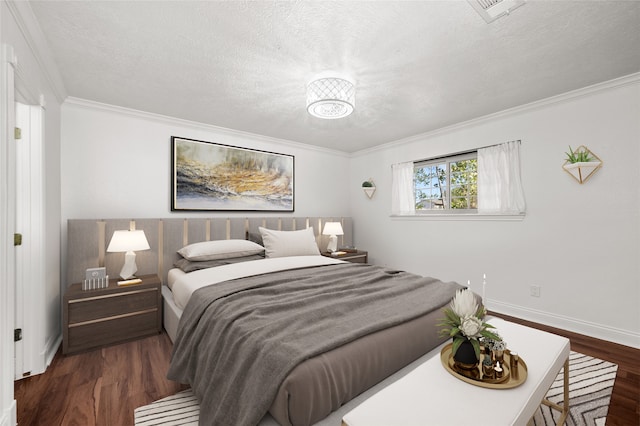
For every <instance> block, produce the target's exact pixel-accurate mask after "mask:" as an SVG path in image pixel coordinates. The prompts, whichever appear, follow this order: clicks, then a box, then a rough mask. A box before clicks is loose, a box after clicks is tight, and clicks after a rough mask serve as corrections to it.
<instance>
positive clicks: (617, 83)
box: [351, 72, 640, 157]
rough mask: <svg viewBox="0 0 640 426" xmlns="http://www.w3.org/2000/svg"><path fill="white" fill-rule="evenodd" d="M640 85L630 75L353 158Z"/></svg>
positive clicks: (639, 78) (637, 78)
mask: <svg viewBox="0 0 640 426" xmlns="http://www.w3.org/2000/svg"><path fill="white" fill-rule="evenodd" d="M639 83H640V72H637V73H633V74H629V75H626V76H623V77H619V78H615V79H613V80H608V81H604V82H601V83H596V84H592V85H590V86H586V87H583V88H580V89H576V90H572V91H570V92H566V93H562V94H560V95H555V96H551V97H549V98H545V99H540V100H538V101H534V102H530V103H527V104H524V105H519V106H517V107H513V108H509V109H505V110H502V111H498V112H495V113H493V114H488V115H483V116H482V117H477V118H472V119H471V120H467V121H463V122H460V123H456V124H452V125H450V126H446V127H441V128H439V129H435V130H431V131H429V132H425V133H420V134H418V135H414V136H409V137H407V138H404V139H399V140H396V141H392V142H388V143H385V144H383V145H378V146H374V147H372V148H367V149H363V150H361V151H357V152H354V153H352V154H351V156H352V157H359V156H362V155H366V154H370V153H372V152H377V151H381V150H386V149H390V148H395V147H398V146H401V145H405V144H408V143H412V142H420V141H424V139H427V138H431V137H434V136H438V135H443V134H447V133H451V132H454V131H457V130H461V129H464V128H467V127H471V126H476V125H478V124H482V123H486V122H488V121H491V120H495V119H499V118H505V117H509V116H513V115H517V114H521V113H523V112H529V111H534V110H536V109H539V108H544V107H547V106H549V105H554V104H560V103H563V102H570V101H573V100H575V99H577V98H581V97H585V96H590V95H593V94H595V93H599V92H602V91H605V90H610V89H615V88H619V87H624V86H629V85H634V84H639Z"/></svg>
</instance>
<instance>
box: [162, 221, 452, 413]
mask: <svg viewBox="0 0 640 426" xmlns="http://www.w3.org/2000/svg"><path fill="white" fill-rule="evenodd" d="M260 230H261V231H262V236H263V237H265V244H264V246H265V248H266V252H267V257H266V258H265V259H259V260H253V259H251V260H248V261H247V262H244V263H234V264H223V265H220V266H214V267H212V268H206V269H200V270H197V271H193V272H189V273H186V274H184V275H180V274H179V273H175V272H173V274H175V275H173V276H174V277H176V278H175V281H174V282H173V283H172V294H173V299H174V302H175V303H176V305H177V307H178V308H182V309H183V312H182V315H181V320H180V323H179V326H178V330H177V333H176V336H175V342H174V343H175V344H174V351H173V354H172V361H171V366H170V369H169V372H168V377H169V378H170V379H172V380H176V381H180V382H183V383H188V384H190V385H191V387H192V389H193V391H194V393H195V394H196V396H197V397H198V399H199V401H200V418H201V420H204V422H203V423H205V424H234V425H255V424H257V423H258V422H259V421H260V419H261V418H262V417H263V416H264V415H265V414H266V412H267V411H268V412H269V413H270V414H271V415H272V416H273V418H274V419H276V421H277V422H278V423H279V424H281V425H310V424H314V423H316V422H317V421H319V420H321V419H323V418H324V417H326V416H327V415H329V414H330V413H331V412H332V411H334V410H336V409H337V408H339V407H340V406H341V405H342V404H344V403H345V402H347V401H349V400H351V399H352V398H353V397H355V396H357V395H358V394H360V393H361V392H363V391H365V390H366V389H368V388H369V387H371V386H373V385H374V384H376V383H377V382H379V381H380V380H382V379H384V378H385V377H387V376H388V375H390V374H392V373H394V372H395V371H397V370H399V369H400V368H402V367H403V366H405V365H407V364H409V363H410V362H412V361H413V360H415V359H417V358H418V357H420V356H421V355H423V354H424V353H426V352H428V351H429V350H431V349H432V348H433V347H435V346H437V345H438V344H439V343H441V342H442V339H440V338H439V337H438V336H437V333H436V327H435V321H437V320H438V319H439V318H440V317H441V316H442V313H441V308H442V306H444V305H446V304H447V303H448V302H449V301H450V300H451V298H452V297H453V295H454V293H455V291H456V290H458V289H459V288H461V287H460V286H459V285H457V284H452V283H443V282H441V281H439V280H436V279H433V278H425V277H419V276H417V275H413V274H409V273H406V272H403V271H396V270H392V269H387V268H382V267H377V266H373V265H363V264H351V263H347V262H342V261H340V260H336V259H332V258H327V257H323V256H320V255H319V254H320V253H319V252H318V249H317V247H315V240H314V239H313V234H312V233H310V232H306V231H305V230H300V231H289V232H277V231H269V230H265V229H262V228H261V229H260ZM265 233H277V234H278V237H277V238H278V239H282V241H278V242H277V244H280V245H281V247H280V248H278V249H273V246H272V243H273V242H269V241H267V238H266V237H267V236H268V234H265ZM296 234H307V237H308V238H307V239H308V246H309V250H306V251H305V250H303V249H302V247H301V246H300V245H299V244H298V243H294V242H292V239H291V237H292V235H296ZM229 243H231V241H230V242H229ZM233 243H234V244H237V243H240V242H233ZM247 243H248V242H247ZM258 247H259V246H258ZM285 248H286V250H284V249H285ZM283 250H284V251H285V253H282V251H283ZM314 251H315V253H314ZM274 252H275V253H274ZM249 401H250V402H249Z"/></svg>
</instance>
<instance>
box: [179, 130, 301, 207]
mask: <svg viewBox="0 0 640 426" xmlns="http://www.w3.org/2000/svg"><path fill="white" fill-rule="evenodd" d="M171 162H172V168H171V172H172V187H171V210H172V211H178V210H189V211H220V210H225V211H278V212H293V211H294V156H293V155H286V154H277V153H274V152H267V151H258V150H255V149H248V148H241V147H236V146H230V145H222V144H217V143H213V142H204V141H198V140H193V139H185V138H180V137H177V136H172V137H171Z"/></svg>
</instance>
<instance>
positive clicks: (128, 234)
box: [107, 230, 150, 280]
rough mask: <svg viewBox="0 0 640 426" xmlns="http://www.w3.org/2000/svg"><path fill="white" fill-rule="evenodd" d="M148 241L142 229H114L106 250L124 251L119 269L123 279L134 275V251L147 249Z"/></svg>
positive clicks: (136, 268)
mask: <svg viewBox="0 0 640 426" xmlns="http://www.w3.org/2000/svg"><path fill="white" fill-rule="evenodd" d="M149 249H150V247H149V242H148V241H147V237H146V236H145V235H144V231H142V230H137V231H136V230H134V231H115V232H114V233H113V236H112V237H111V241H110V242H109V247H107V251H108V252H126V253H125V255H124V266H122V270H121V271H120V276H121V277H122V279H123V280H128V279H130V278H133V277H134V274H135V273H136V271H137V270H138V267H137V266H136V254H135V253H134V251H138V250H149Z"/></svg>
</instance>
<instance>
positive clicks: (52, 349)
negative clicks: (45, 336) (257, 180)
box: [45, 333, 62, 369]
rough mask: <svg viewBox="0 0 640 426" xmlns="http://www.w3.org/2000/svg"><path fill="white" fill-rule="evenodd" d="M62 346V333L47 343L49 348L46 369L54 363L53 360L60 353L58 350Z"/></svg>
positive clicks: (46, 354) (46, 356) (47, 349)
mask: <svg viewBox="0 0 640 426" xmlns="http://www.w3.org/2000/svg"><path fill="white" fill-rule="evenodd" d="M61 344H62V333H60V334H58V335H57V336H55V338H53V339H50V340H49V341H48V342H47V348H46V353H45V369H46V368H48V367H49V366H50V365H51V363H52V362H53V358H54V357H55V356H56V353H58V348H59V347H60V345H61Z"/></svg>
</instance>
